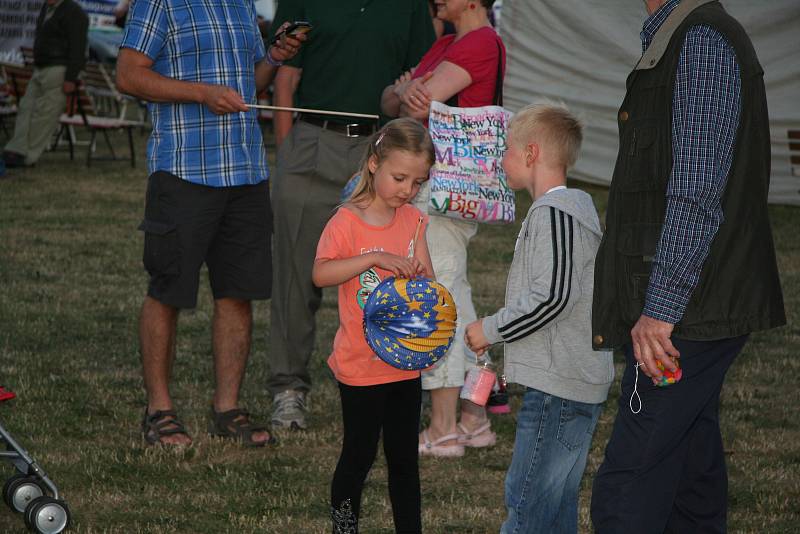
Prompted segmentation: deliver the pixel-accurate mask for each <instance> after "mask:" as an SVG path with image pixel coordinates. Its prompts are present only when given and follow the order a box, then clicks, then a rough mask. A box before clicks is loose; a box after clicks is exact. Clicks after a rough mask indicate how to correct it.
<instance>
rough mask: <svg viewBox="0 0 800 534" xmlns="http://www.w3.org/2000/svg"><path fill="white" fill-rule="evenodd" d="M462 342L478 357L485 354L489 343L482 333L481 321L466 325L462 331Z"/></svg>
mask: <svg viewBox="0 0 800 534" xmlns="http://www.w3.org/2000/svg"><path fill="white" fill-rule="evenodd" d="M464 342H465V343H466V344H467V346H468V347H469V348H470V349H471V350H472V352H474V353H475V354H477V355H478V356H482V355H483V353H484V352H486V349H487V348H489V345H490V343H489V341H488V340H487V339H486V334H484V333H483V319H478V320H477V321H473V322H471V323H469V324H468V325H467V328H466V329H465V330H464Z"/></svg>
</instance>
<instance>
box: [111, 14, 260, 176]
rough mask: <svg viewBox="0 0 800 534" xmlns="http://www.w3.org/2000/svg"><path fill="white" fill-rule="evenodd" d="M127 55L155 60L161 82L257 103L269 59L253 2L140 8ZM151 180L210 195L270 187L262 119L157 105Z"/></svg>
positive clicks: (131, 24)
mask: <svg viewBox="0 0 800 534" xmlns="http://www.w3.org/2000/svg"><path fill="white" fill-rule="evenodd" d="M120 47H122V48H131V49H133V50H137V51H139V52H141V53H143V54H145V55H146V56H147V57H149V58H150V59H152V60H153V70H154V71H155V72H157V73H158V74H161V75H163V76H166V77H168V78H174V79H176V80H183V81H187V82H203V83H211V84H220V85H227V86H229V87H231V88H233V89H235V90H236V91H238V92H239V94H241V95H242V98H244V101H245V102H255V100H256V85H255V65H256V63H258V62H259V61H261V60H262V59H263V58H264V56H265V51H264V43H263V41H262V40H261V35H260V33H259V31H258V26H257V25H256V12H255V8H254V6H253V0H226V1H224V2H196V1H192V0H136V1H135V2H133V4H132V6H131V12H130V16H129V18H128V23H127V25H126V28H125V35H124V36H123V38H122V44H121V45H120ZM149 109H150V116H151V120H152V122H153V133H152V135H151V136H150V140H149V142H148V144H147V164H148V170H149V172H151V173H152V172H155V171H168V172H170V173H172V174H174V175H176V176H179V177H180V178H182V179H184V180H187V181H189V182H194V183H197V184H202V185H207V186H212V187H229V186H237V185H246V184H256V183H259V182H262V181H264V180H266V179H267V177H268V176H269V171H268V170H267V155H266V153H265V151H264V141H263V138H262V135H261V130H260V128H259V126H258V121H257V119H256V111H255V110H249V111H247V112H246V113H227V114H224V115H215V114H214V113H212V112H211V111H210V110H209V109H208V108H207V107H205V106H204V105H202V104H197V103H193V102H151V103H150V104H149Z"/></svg>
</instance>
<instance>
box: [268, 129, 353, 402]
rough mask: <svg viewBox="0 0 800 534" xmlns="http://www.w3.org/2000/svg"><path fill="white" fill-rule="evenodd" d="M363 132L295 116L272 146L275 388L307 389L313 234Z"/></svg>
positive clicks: (315, 292)
mask: <svg viewBox="0 0 800 534" xmlns="http://www.w3.org/2000/svg"><path fill="white" fill-rule="evenodd" d="M368 140H369V137H347V136H345V135H343V134H339V133H335V132H331V131H329V130H323V129H322V128H319V127H317V126H313V125H311V124H308V123H305V122H302V121H298V122H296V123H295V125H294V126H293V127H292V130H291V131H290V133H289V135H288V137H287V138H286V140H285V141H284V142H283V144H282V145H281V148H280V150H279V151H278V164H277V168H276V172H275V174H274V176H273V177H272V178H271V180H272V212H273V216H274V229H275V234H274V238H273V252H272V258H273V260H272V261H273V269H272V273H273V279H272V280H273V282H272V312H271V317H270V347H269V351H268V354H269V364H270V366H269V367H270V376H269V379H268V380H267V388H268V389H269V390H270V392H271V393H272V394H273V395H274V394H276V393H280V392H281V391H285V390H287V389H297V390H303V391H308V390H309V389H310V388H311V377H310V376H309V373H308V362H309V360H310V358H311V353H312V351H313V349H314V333H315V320H314V316H315V314H316V312H317V310H318V309H319V305H320V302H321V300H322V291H321V290H320V289H319V288H317V287H314V284H313V283H312V282H311V269H312V267H313V265H314V256H315V254H316V251H317V243H318V242H319V236H320V235H321V234H322V229H323V228H324V227H325V223H327V222H328V219H329V218H330V217H331V215H333V213H334V211H335V209H336V206H337V205H338V204H339V198H340V195H341V191H342V187H344V185H345V183H347V180H348V179H349V178H350V177H351V176H352V175H353V173H355V172H357V170H358V166H359V163H360V162H361V158H362V156H363V154H364V150H365V149H366V144H367V142H368Z"/></svg>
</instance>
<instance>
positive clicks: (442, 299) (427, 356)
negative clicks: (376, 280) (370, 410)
mask: <svg viewBox="0 0 800 534" xmlns="http://www.w3.org/2000/svg"><path fill="white" fill-rule="evenodd" d="M456 319H457V314H456V306H455V303H454V302H453V297H452V296H451V295H450V292H449V291H448V290H447V288H446V287H444V286H443V285H442V284H440V283H438V282H436V281H434V280H430V279H428V278H411V279H408V278H395V277H389V278H386V279H385V280H383V281H382V282H381V283H380V284H378V286H377V287H376V288H375V290H374V291H373V292H372V294H371V295H370V296H369V298H368V299H367V302H366V304H365V306H364V334H365V336H366V338H367V343H368V344H369V346H370V348H371V349H372V350H373V351H374V352H375V354H377V355H378V357H379V358H380V359H381V360H383V361H384V362H386V363H388V364H389V365H391V366H392V367H396V368H398V369H403V370H406V371H413V370H420V369H426V368H428V367H430V366H431V365H433V364H434V363H436V362H437V361H439V360H440V359H442V358H443V357H444V355H445V354H446V353H447V349H449V348H450V345H451V344H452V343H453V338H454V337H455V333H456Z"/></svg>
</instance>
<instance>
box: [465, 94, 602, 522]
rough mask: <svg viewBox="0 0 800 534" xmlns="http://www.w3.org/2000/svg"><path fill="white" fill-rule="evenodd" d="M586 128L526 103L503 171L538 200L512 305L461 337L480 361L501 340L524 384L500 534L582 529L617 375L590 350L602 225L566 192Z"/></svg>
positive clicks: (516, 266)
mask: <svg viewBox="0 0 800 534" xmlns="http://www.w3.org/2000/svg"><path fill="white" fill-rule="evenodd" d="M581 130H582V129H581V124H580V122H579V121H578V120H577V119H576V118H575V117H573V116H572V115H571V114H570V112H569V111H568V110H567V109H566V108H564V107H561V106H555V105H532V106H528V107H526V108H524V109H523V110H521V111H520V112H519V113H518V114H517V115H516V116H515V117H514V119H513V120H512V121H511V124H510V125H509V131H508V147H507V150H506V153H505V157H504V158H503V168H504V169H505V171H506V176H507V179H508V185H509V187H511V188H512V189H514V190H521V189H527V190H528V192H529V193H530V194H531V197H532V198H533V201H534V202H533V205H532V206H531V208H530V210H528V215H527V216H526V217H525V221H523V223H522V228H521V229H520V233H519V236H518V237H517V243H516V245H515V247H514V260H513V261H512V263H511V269H510V271H509V273H508V282H507V286H506V305H505V307H503V308H501V309H500V310H498V311H497V313H495V314H494V315H490V316H489V317H484V318H483V319H479V320H477V321H475V322H473V323H471V324H469V325H468V326H467V329H466V334H465V337H466V340H467V344H468V346H469V347H470V348H471V349H472V350H473V351H475V352H476V353H478V354H479V355H480V354H482V353H483V352H484V351H485V350H486V349H487V348H488V347H489V346H490V345H492V344H494V343H505V374H506V377H507V378H508V380H509V382H516V383H518V384H522V385H523V386H526V392H525V396H524V398H523V401H522V408H521V410H520V412H519V414H518V416H517V435H516V440H515V443H514V455H513V457H512V459H511V466H510V467H509V470H508V473H507V475H506V482H505V501H506V508H507V509H508V518H507V519H506V521H505V523H503V527H502V530H501V532H503V533H508V532H520V533H526V532H531V533H533V532H536V533H539V532H547V533H570V534H574V533H576V532H577V530H578V491H579V488H580V481H581V477H582V476H583V470H584V468H585V466H586V458H587V455H588V453H589V446H590V444H591V439H592V434H593V432H594V429H595V425H596V424H597V419H598V417H599V415H600V411H601V407H602V403H603V402H604V401H605V400H606V397H607V395H608V389H609V387H610V385H611V381H612V379H613V376H614V367H613V364H612V357H611V352H594V351H593V350H592V343H591V337H592V335H591V325H592V320H591V319H592V318H591V309H592V287H593V281H594V257H595V254H596V252H597V248H598V246H599V244H600V238H601V234H602V232H601V230H600V222H599V220H598V217H597V211H596V210H595V208H594V204H593V203H592V198H591V197H590V196H589V195H588V194H586V193H585V192H583V191H580V190H577V189H567V187H566V180H567V179H566V172H567V169H568V168H569V167H571V166H572V165H573V164H574V163H575V160H576V158H577V155H578V150H579V149H580V144H581V140H582V131H581Z"/></svg>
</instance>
